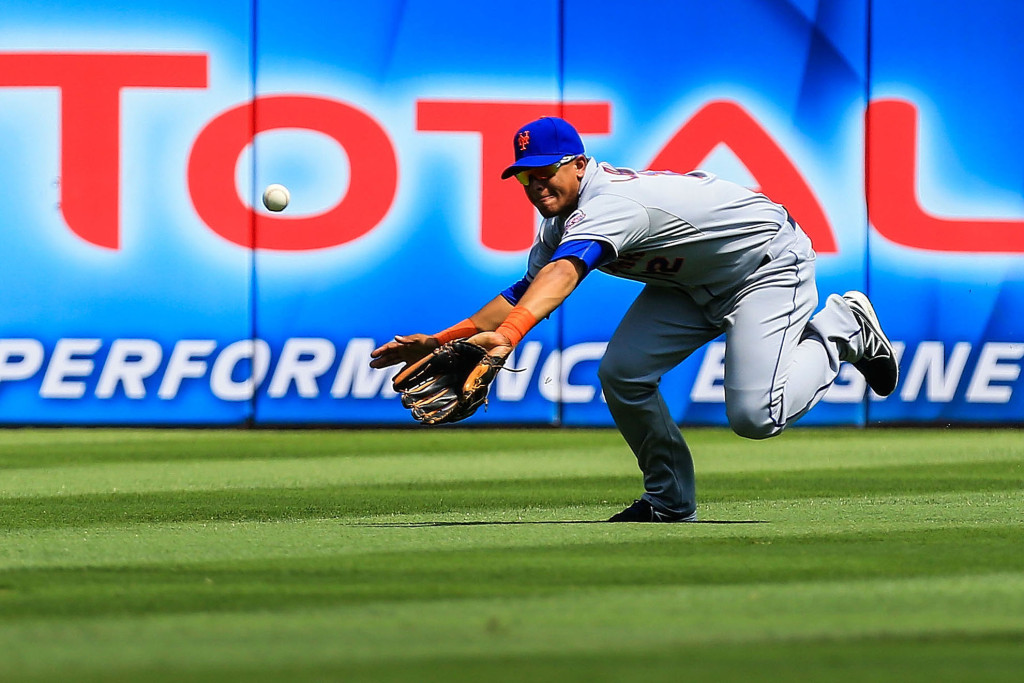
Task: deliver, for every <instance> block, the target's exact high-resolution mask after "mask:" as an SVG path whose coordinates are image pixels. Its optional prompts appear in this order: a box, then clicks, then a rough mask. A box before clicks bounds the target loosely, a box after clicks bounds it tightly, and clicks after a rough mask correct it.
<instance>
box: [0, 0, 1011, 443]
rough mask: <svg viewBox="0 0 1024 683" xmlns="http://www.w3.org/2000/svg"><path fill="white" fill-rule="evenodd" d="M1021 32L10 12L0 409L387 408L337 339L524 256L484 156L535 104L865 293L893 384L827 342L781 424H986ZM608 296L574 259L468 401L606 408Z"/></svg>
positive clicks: (82, 418)
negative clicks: (707, 185)
mask: <svg viewBox="0 0 1024 683" xmlns="http://www.w3.org/2000/svg"><path fill="white" fill-rule="evenodd" d="M923 15H927V16H928V17H929V20H928V21H927V22H921V21H919V20H918V18H919V17H920V16H923ZM1021 26H1024V9H1021V7H1020V6H1019V3H1012V2H996V1H995V0H990V1H988V2H981V3H976V4H973V5H971V6H970V7H969V8H968V7H966V6H964V5H963V4H962V3H954V2H951V1H947V0H944V1H942V2H929V3H927V4H926V3H924V2H923V0H914V1H913V2H907V3H869V2H867V0H857V1H852V2H851V1H850V0H842V1H841V0H829V1H824V2H799V1H796V0H792V1H787V0H773V1H770V2H764V1H763V0H725V1H724V2H719V3H703V4H702V3H679V2H667V1H665V2H660V1H659V2H650V3H645V4H644V11H642V12H641V11H637V8H636V7H635V6H629V7H623V6H621V4H620V3H613V2H593V1H591V2H586V3H584V2H582V1H581V0H550V1H549V2H542V3H535V4H534V5H531V6H530V7H529V9H528V11H527V10H526V9H525V8H524V7H523V6H520V5H512V4H502V3H477V4H475V5H474V4H466V3H455V2H431V3H426V2H401V1H399V0H390V1H382V2H377V3H370V4H366V3H361V4H353V3H344V2H343V3H338V2H324V1H317V0H300V1H299V2H289V3H284V2H281V1H279V0H260V1H259V2H253V1H252V0H231V1H229V2H223V3H213V4H211V3H196V2H188V1H186V2H182V3H176V4H174V5H173V6H167V5H166V4H165V3H155V2H147V1H141V2H136V3H133V4H132V6H131V8H126V7H125V6H124V4H123V3H114V2H104V1H99V2H93V3H89V4H88V6H85V5H83V4H81V3H73V2H51V3H47V7H45V8H42V7H40V6H39V4H38V3H33V2H27V1H18V0H12V1H11V2H8V3H5V18H4V22H3V23H2V24H0V45H2V48H0V131H2V133H3V140H4V142H3V144H2V145H0V160H2V163H0V179H2V181H3V183H4V188H5V191H6V194H7V196H8V198H9V201H8V202H7V205H6V207H5V219H4V228H5V229H4V235H5V237H6V239H5V248H4V249H3V250H2V251H0V284H2V286H3V291H4V292H5V294H6V295H7V296H6V297H5V300H6V306H5V307H4V312H3V313H2V314H0V423H2V424H219V425H237V424H245V423H253V424H259V425H286V424H311V425H315V424H392V423H393V424H408V423H409V422H410V418H409V416H408V413H407V412H406V411H404V410H403V409H402V408H401V405H400V403H399V401H398V399H397V397H396V395H395V393H394V392H393V391H392V389H391V381H390V380H391V377H392V376H393V374H394V372H395V371H396V369H397V368H390V369H385V370H374V369H371V368H370V367H369V366H368V361H369V352H370V351H371V350H372V349H373V348H375V347H376V346H378V345H380V344H382V343H384V342H386V341H388V340H389V339H391V338H392V337H393V336H394V335H395V334H408V333H415V332H425V333H431V332H436V331H438V330H440V329H443V328H445V327H447V326H449V325H451V324H453V323H455V322H457V321H459V320H462V319H463V318H465V317H466V316H468V315H469V314H471V313H473V312H475V311H476V310H477V309H479V308H480V307H481V306H483V305H484V304H485V303H486V302H487V301H489V300H491V299H492V298H493V297H494V296H496V295H497V294H498V293H499V292H501V291H502V290H503V289H504V288H506V287H508V286H509V285H511V284H513V283H514V282H516V281H517V280H519V279H520V278H521V277H522V276H523V274H524V272H525V267H526V256H527V253H528V250H529V248H530V245H531V243H532V240H533V237H534V234H535V232H536V229H537V225H538V221H539V217H538V216H537V214H536V212H535V210H534V209H533V207H532V206H531V205H530V204H529V202H528V201H527V199H526V198H525V197H524V196H523V191H522V187H521V186H520V185H518V183H516V182H515V181H501V180H500V179H499V176H500V172H501V170H502V169H503V168H504V167H505V165H507V163H508V162H509V160H510V159H511V156H512V146H511V137H512V133H513V132H514V131H515V130H516V129H517V128H518V127H519V125H521V124H522V123H524V122H526V121H529V120H531V119H534V118H537V117H539V116H542V115H549V114H551V115H558V116H562V117H564V118H566V119H568V120H569V121H571V122H572V123H573V124H574V125H575V126H576V127H577V128H578V129H579V131H580V133H581V135H582V137H583V140H584V142H585V144H586V146H587V151H588V154H590V155H593V156H594V157H596V158H597V159H599V160H601V161H607V162H609V163H611V164H613V165H615V166H621V167H629V168H636V169H647V168H649V169H654V170H675V171H682V172H685V171H688V170H691V169H693V168H697V167H700V168H704V169H706V170H709V171H712V172H715V173H717V174H719V175H721V176H723V177H725V178H728V179H731V180H734V181H736V182H739V183H741V184H744V185H746V186H748V187H751V188H755V189H758V190H760V191H762V192H764V193H765V194H767V195H768V196H770V197H772V198H773V199H775V200H776V201H778V202H780V203H782V204H784V205H785V206H786V207H787V209H788V210H789V211H790V213H791V215H792V216H793V217H794V218H795V219H796V220H797V221H798V222H799V223H800V224H801V226H802V227H803V228H804V230H805V231H806V232H807V233H808V235H810V237H811V239H812V241H813V243H814V246H815V250H816V252H817V274H818V287H819V292H820V297H821V301H822V302H823V301H824V298H825V297H826V296H827V295H828V294H830V293H833V292H840V293H841V292H844V291H846V290H849V289H860V290H863V291H866V292H868V293H869V294H870V296H871V298H872V300H873V301H874V302H875V304H876V307H877V309H878V312H879V315H880V316H881V318H882V320H883V322H884V324H885V326H886V330H887V331H888V332H889V334H890V337H891V338H892V339H893V341H894V342H895V343H896V345H897V347H898V349H899V350H900V353H901V354H902V357H901V371H902V373H903V381H902V385H901V386H900V388H898V389H897V391H896V393H895V394H894V395H892V396H890V397H888V398H886V399H885V400H881V399H878V397H872V396H870V395H868V394H869V392H866V387H865V384H864V381H863V379H862V378H861V376H860V375H859V374H858V373H857V372H856V371H855V370H854V369H853V368H852V367H850V366H844V370H843V372H842V373H841V375H840V377H839V379H838V380H837V382H836V383H835V384H834V385H833V386H832V387H831V389H830V390H829V392H828V394H827V395H826V397H825V399H824V401H823V402H822V403H821V404H819V405H818V406H817V407H816V408H815V409H814V410H813V411H812V412H811V413H809V414H808V415H807V416H806V417H805V418H804V419H803V421H802V424H870V423H877V422H888V423H900V422H1019V421H1021V420H1022V419H1024V397H1022V396H1021V395H1020V394H1021V389H1022V387H1021V381H1020V365H1021V363H1022V362H1024V322H1022V321H1024V315H1021V313H1022V311H1020V310H1019V309H1020V308H1021V306H1022V305H1024V304H1022V303H1021V302H1022V301H1024V297H1022V295H1024V292H1022V291H1021V290H1022V286H1024V285H1022V281H1024V260H1022V256H1021V252H1024V237H1022V236H1024V230H1021V223H1022V222H1024V200H1022V196H1021V188H1022V187H1024V185H1022V180H1021V179H1022V177H1024V149H1021V147H1022V145H1021V143H1020V141H1019V136H1017V135H1015V134H1014V133H1015V128H1016V126H1015V123H1016V122H1017V121H1019V120H1021V118H1022V115H1024V85H1021V84H1020V82H1019V78H1017V74H1016V71H1017V66H1018V65H1019V64H1020V63H1022V58H1024V54H1022V52H1024V47H1022V46H1024V40H1021V38H1022V35H1021V29H1020V27H1021ZM270 183H281V184H283V185H285V186H286V187H287V188H288V189H289V191H290V195H291V203H290V204H289V206H288V207H287V208H286V209H285V210H284V211H282V212H280V213H275V212H270V211H268V210H267V209H265V208H264V207H263V206H262V204H261V201H260V197H261V195H262V192H263V188H264V187H266V186H267V185H268V184H270ZM638 292H639V287H638V286H637V284H636V283H633V282H629V281H625V280H621V279H617V278H613V277H611V276H608V275H605V274H603V273H594V274H592V275H590V276H588V277H587V279H586V280H585V281H584V282H583V283H582V284H581V285H580V287H579V288H578V289H577V291H576V292H574V293H573V295H572V296H571V297H570V299H569V300H568V301H567V302H566V304H565V305H564V306H563V307H562V308H560V309H559V310H557V311H556V312H555V313H554V314H552V316H551V317H550V318H549V319H547V320H545V321H542V322H541V323H540V324H539V325H538V326H537V327H536V328H534V329H533V331H531V332H530V334H529V336H528V337H527V338H526V339H525V340H524V342H523V343H522V344H521V345H520V346H519V347H518V348H517V349H516V351H515V356H514V357H513V358H512V359H511V360H510V362H509V365H510V366H511V367H513V368H516V369H519V370H521V372H517V373H511V372H503V373H501V374H500V375H499V378H498V381H497V382H496V384H495V386H494V388H493V390H492V393H491V396H490V401H489V406H488V408H487V410H486V411H484V410H481V411H480V412H479V413H478V414H477V415H476V416H474V418H473V423H474V424H566V425H608V424H611V420H610V417H609V415H608V412H607V408H606V406H605V404H604V400H603V397H602V394H601V388H600V383H599V381H598V379H597V367H598V365H599V363H600V359H601V357H602V355H603V353H604V349H605V346H606V344H607V342H608V339H609V338H610V337H611V334H612V333H613V332H614V330H615V328H616V326H617V325H618V321H619V319H620V318H621V317H622V315H623V314H624V313H625V311H626V310H627V308H628V307H629V305H630V303H631V301H632V300H633V298H634V297H635V296H636V295H637V293H638ZM723 351H724V346H723V344H722V341H721V340H717V341H715V342H712V343H711V344H709V345H708V346H707V347H706V348H705V349H702V350H701V351H699V352H698V353H696V354H694V355H693V356H692V357H690V358H689V359H687V360H686V361H685V362H684V363H682V364H681V365H680V366H679V367H678V368H676V369H675V370H673V371H672V372H670V373H668V374H667V375H666V376H665V377H664V378H663V381H662V384H661V387H662V391H663V392H664V394H665V396H666V399H667V401H668V402H669V405H670V407H671V409H672V413H673V415H674V416H675V417H676V419H677V420H678V421H680V422H681V423H687V424H725V410H724V404H723V389H722V379H723V363H722V360H723Z"/></svg>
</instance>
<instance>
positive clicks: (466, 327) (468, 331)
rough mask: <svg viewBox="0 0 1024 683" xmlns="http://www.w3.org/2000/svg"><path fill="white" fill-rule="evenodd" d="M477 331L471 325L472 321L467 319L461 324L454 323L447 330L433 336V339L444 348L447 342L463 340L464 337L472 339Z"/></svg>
mask: <svg viewBox="0 0 1024 683" xmlns="http://www.w3.org/2000/svg"><path fill="white" fill-rule="evenodd" d="M479 331H480V329H479V328H477V326H476V325H474V324H473V321H472V320H470V319H469V318H466V319H465V320H463V321H462V322H458V323H455V324H454V325H452V326H451V327H449V328H448V329H447V330H441V331H440V332H438V333H437V334H435V335H433V336H434V339H436V340H437V342H438V343H439V344H441V345H442V346H444V345H445V344H447V343H448V342H450V341H453V340H455V339H464V338H466V337H472V336H473V335H474V334H476V333H477V332H479Z"/></svg>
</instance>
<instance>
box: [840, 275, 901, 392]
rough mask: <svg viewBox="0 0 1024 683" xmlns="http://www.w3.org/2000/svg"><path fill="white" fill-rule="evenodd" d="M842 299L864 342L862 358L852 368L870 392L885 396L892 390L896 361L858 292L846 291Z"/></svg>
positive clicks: (897, 369) (872, 312) (896, 378)
mask: <svg viewBox="0 0 1024 683" xmlns="http://www.w3.org/2000/svg"><path fill="white" fill-rule="evenodd" d="M843 298H844V299H845V300H846V303H847V304H849V305H850V310H852V311H853V317H854V318H856V319H857V322H858V323H860V333H861V336H862V337H863V339H864V355H863V356H861V359H860V360H858V361H856V362H854V364H853V366H854V367H855V368H857V370H859V371H860V374H862V375H864V379H866V380H867V382H868V386H869V387H871V390H872V391H873V392H875V393H876V394H878V395H879V396H888V395H889V394H891V393H892V392H893V391H895V390H896V383H897V382H898V381H899V378H900V366H899V364H898V363H897V362H896V352H895V351H893V348H892V342H890V341H889V338H888V337H886V336H885V332H882V325H881V323H879V322H878V316H877V315H875V308H874V306H872V305H871V302H870V301H868V298H867V297H866V296H864V295H863V294H861V293H860V292H847V293H846V294H843Z"/></svg>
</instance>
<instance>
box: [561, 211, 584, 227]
mask: <svg viewBox="0 0 1024 683" xmlns="http://www.w3.org/2000/svg"><path fill="white" fill-rule="evenodd" d="M586 217H587V214H585V213H583V212H582V211H580V210H579V209H576V210H575V211H573V212H572V215H570V216H569V217H568V218H566V219H565V228H564V229H565V230H568V229H569V228H571V227H572V226H574V225H576V224H577V223H579V222H580V221H582V220H583V219H584V218H586Z"/></svg>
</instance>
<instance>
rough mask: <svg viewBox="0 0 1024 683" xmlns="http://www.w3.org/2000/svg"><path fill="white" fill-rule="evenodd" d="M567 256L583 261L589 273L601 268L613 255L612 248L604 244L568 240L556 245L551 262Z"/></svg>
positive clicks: (593, 241)
mask: <svg viewBox="0 0 1024 683" xmlns="http://www.w3.org/2000/svg"><path fill="white" fill-rule="evenodd" d="M568 256H575V257H576V258H578V259H579V260H580V261H583V263H585V264H586V265H587V272H588V273H589V272H590V271H592V270H593V269H594V268H597V267H598V266H603V265H604V264H606V263H608V262H609V261H611V260H612V259H613V258H614V256H615V254H614V252H613V251H612V248H611V247H610V246H609V245H607V244H606V243H604V242H598V241H597V240H570V241H568V242H562V243H561V244H559V245H558V249H555V253H554V254H552V255H551V260H552V261H557V260H558V259H560V258H566V257H568Z"/></svg>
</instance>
